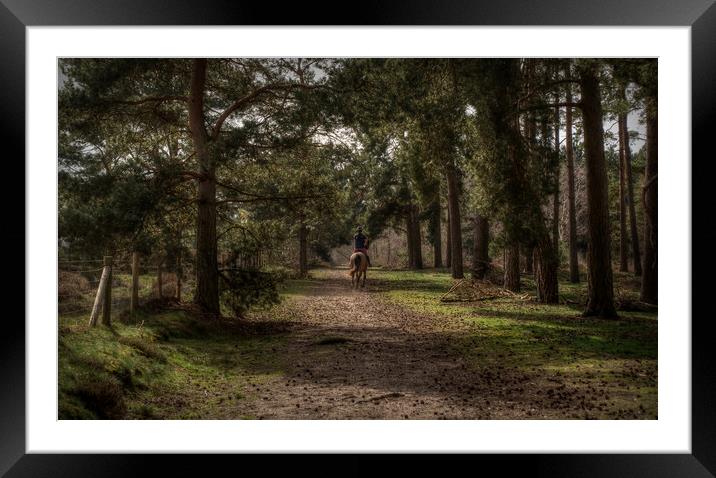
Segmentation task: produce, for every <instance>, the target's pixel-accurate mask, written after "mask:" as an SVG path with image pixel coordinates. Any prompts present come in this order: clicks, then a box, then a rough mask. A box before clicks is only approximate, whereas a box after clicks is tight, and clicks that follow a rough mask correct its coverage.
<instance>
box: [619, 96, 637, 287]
mask: <svg viewBox="0 0 716 478" xmlns="http://www.w3.org/2000/svg"><path fill="white" fill-rule="evenodd" d="M621 91H622V99H624V100H626V87H625V88H624V89H623V90H621ZM624 178H625V180H626V196H625V201H626V204H627V210H628V212H629V232H630V236H631V251H632V260H633V261H634V275H635V276H637V277H638V276H641V251H640V247H639V231H638V227H637V223H636V211H635V207H636V205H635V204H634V181H633V179H632V171H631V147H630V146H629V128H628V124H627V116H626V115H625V117H624Z"/></svg>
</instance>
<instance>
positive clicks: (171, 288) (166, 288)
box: [152, 272, 177, 298]
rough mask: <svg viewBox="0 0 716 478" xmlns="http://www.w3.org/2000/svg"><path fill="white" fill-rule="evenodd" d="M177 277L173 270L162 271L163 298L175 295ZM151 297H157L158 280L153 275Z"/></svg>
mask: <svg viewBox="0 0 716 478" xmlns="http://www.w3.org/2000/svg"><path fill="white" fill-rule="evenodd" d="M176 291H177V277H176V274H174V273H173V272H164V273H162V296H163V297H165V298H168V297H174V296H176ZM152 297H155V298H156V297H159V281H158V280H157V278H156V277H155V278H154V280H153V281H152Z"/></svg>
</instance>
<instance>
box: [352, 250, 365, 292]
mask: <svg viewBox="0 0 716 478" xmlns="http://www.w3.org/2000/svg"><path fill="white" fill-rule="evenodd" d="M348 265H349V267H350V269H351V272H350V274H351V287H355V288H356V289H357V288H358V287H365V273H366V271H367V270H368V260H367V259H366V257H365V254H363V253H362V252H354V253H353V254H351V259H350V262H349V263H348ZM361 276H362V277H363V284H362V285H361V283H360V279H361Z"/></svg>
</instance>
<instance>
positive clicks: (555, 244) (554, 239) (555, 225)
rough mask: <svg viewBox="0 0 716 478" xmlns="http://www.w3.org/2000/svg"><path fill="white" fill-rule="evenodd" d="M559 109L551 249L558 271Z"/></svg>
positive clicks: (555, 144)
mask: <svg viewBox="0 0 716 478" xmlns="http://www.w3.org/2000/svg"><path fill="white" fill-rule="evenodd" d="M555 103H559V95H555ZM559 149H560V148H559V107H556V108H555V109H554V150H555V154H556V155H557V170H556V171H555V184H554V197H553V198H552V249H553V250H554V259H555V263H556V267H557V269H559V177H560V164H561V163H560V154H559Z"/></svg>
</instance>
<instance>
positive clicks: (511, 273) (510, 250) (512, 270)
mask: <svg viewBox="0 0 716 478" xmlns="http://www.w3.org/2000/svg"><path fill="white" fill-rule="evenodd" d="M504 287H505V289H507V290H511V291H512V292H519V291H520V244H519V243H518V242H516V241H513V242H511V243H509V244H508V245H507V247H506V248H505V279H504Z"/></svg>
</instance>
